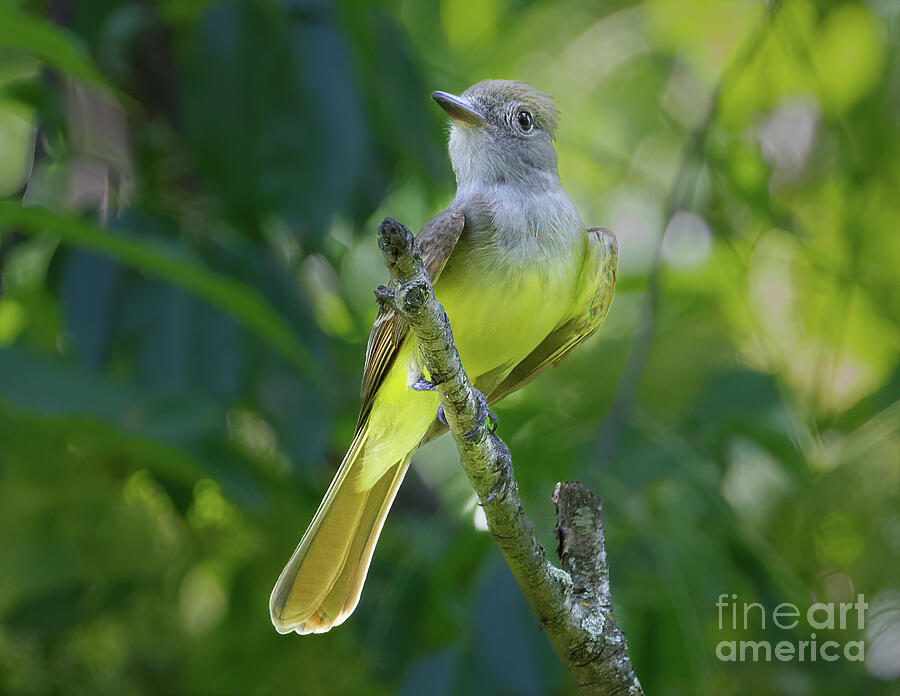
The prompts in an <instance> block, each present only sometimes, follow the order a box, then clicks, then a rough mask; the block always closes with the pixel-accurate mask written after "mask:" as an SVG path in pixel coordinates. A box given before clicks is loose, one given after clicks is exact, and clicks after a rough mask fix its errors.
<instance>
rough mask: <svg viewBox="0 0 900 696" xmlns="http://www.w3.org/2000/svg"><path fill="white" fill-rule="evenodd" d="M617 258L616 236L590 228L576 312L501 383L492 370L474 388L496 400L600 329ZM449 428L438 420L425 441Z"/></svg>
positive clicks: (475, 382)
mask: <svg viewBox="0 0 900 696" xmlns="http://www.w3.org/2000/svg"><path fill="white" fill-rule="evenodd" d="M617 261H618V245H617V244H616V237H615V235H614V234H613V233H612V232H610V231H609V230H607V229H604V228H602V227H590V228H588V230H587V244H586V245H585V254H584V260H583V262H582V264H581V272H580V276H579V279H578V285H577V288H578V291H577V292H578V295H577V297H576V298H575V301H574V302H573V303H572V307H573V310H574V311H575V312H577V313H576V314H572V315H570V316H568V317H566V318H565V319H563V320H562V321H561V322H560V323H559V324H558V325H557V327H556V328H555V329H554V330H553V331H551V332H550V334H548V336H547V338H545V339H544V340H543V341H541V343H540V344H539V345H538V347H537V348H535V349H534V350H533V351H531V352H530V353H529V354H528V355H527V356H526V357H525V358H524V359H523V360H522V361H521V362H519V364H517V365H516V366H515V367H514V368H513V369H512V370H511V371H510V372H509V373H508V374H507V375H506V377H504V378H503V379H502V380H501V381H499V383H498V378H497V376H495V375H493V374H491V373H488V374H487V375H479V376H476V377H475V378H474V379H473V382H474V385H475V388H476V389H480V390H481V391H482V392H483V393H484V394H485V396H486V397H487V400H488V403H491V404H495V403H497V402H498V401H500V400H501V399H503V398H504V397H505V396H507V395H509V394H511V393H512V392H514V391H517V390H519V389H521V388H522V387H524V386H525V385H526V384H528V383H529V382H530V381H531V380H533V379H534V378H535V377H537V376H538V375H539V374H541V373H542V372H543V371H544V370H546V369H547V368H548V367H552V366H554V365H557V364H559V362H560V361H561V360H562V359H563V358H564V357H566V355H567V354H568V353H569V351H570V350H572V349H573V348H574V347H575V346H577V345H578V344H579V343H581V342H582V341H584V340H585V339H586V338H588V337H589V336H590V335H591V334H593V333H594V331H596V330H597V327H599V326H600V324H601V323H602V322H603V319H604V318H605V317H606V313H607V311H608V310H609V305H610V303H611V302H612V295H613V288H614V287H615V284H616V262H617ZM446 431H447V426H446V425H444V424H442V423H441V422H440V421H438V420H437V419H435V421H434V423H433V424H432V425H431V428H429V430H428V433H427V434H426V435H425V437H424V438H423V439H422V443H423V444H424V443H426V442H430V441H431V440H433V439H434V438H436V437H439V436H440V435H442V434H443V433H445V432H446Z"/></svg>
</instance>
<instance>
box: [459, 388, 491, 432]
mask: <svg viewBox="0 0 900 696" xmlns="http://www.w3.org/2000/svg"><path fill="white" fill-rule="evenodd" d="M472 392H474V394H475V400H476V401H478V422H477V423H476V424H475V427H474V428H472V432H470V433H466V434H465V435H463V436H462V438H463V440H471V439H472V438H474V437H475V436H476V435H478V430H479V428H481V425H482V423H484V422H485V421H486V420H489V421H490V422H491V427H490V432H491V433H494V432H495V431H496V430H497V422H498V420H497V414H496V413H494V412H493V411H492V410H491V408H490V406H488V402H487V397H485V395H484V394H482V393H481V392H480V391H478V390H477V389H476V388H475V387H472Z"/></svg>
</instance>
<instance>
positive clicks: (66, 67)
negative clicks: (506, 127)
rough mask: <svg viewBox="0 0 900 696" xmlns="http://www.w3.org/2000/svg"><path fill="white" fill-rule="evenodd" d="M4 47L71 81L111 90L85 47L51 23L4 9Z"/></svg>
mask: <svg viewBox="0 0 900 696" xmlns="http://www.w3.org/2000/svg"><path fill="white" fill-rule="evenodd" d="M0 46H4V47H7V48H18V49H21V50H23V51H26V52H28V53H30V54H31V55H34V56H36V57H38V58H40V59H41V60H43V61H45V62H46V63H49V64H50V65H52V66H54V67H55V68H58V69H59V70H61V71H62V72H64V73H66V74H67V75H69V76H71V77H77V78H79V79H81V80H86V81H88V82H94V83H97V84H100V85H104V86H107V87H108V86H109V85H108V83H107V81H106V79H105V78H104V77H103V76H102V75H101V74H100V72H99V71H98V70H97V68H96V67H95V66H94V63H93V61H92V60H91V58H90V56H89V55H88V53H87V51H86V50H85V49H84V47H83V46H82V45H81V44H80V43H78V41H77V40H76V39H75V38H74V37H73V36H71V35H70V34H69V33H68V32H66V31H65V30H63V29H61V28H60V27H56V26H54V25H53V24H51V23H50V22H48V21H47V20H44V19H37V18H35V17H26V16H24V15H21V14H19V13H18V12H15V11H14V10H11V9H10V8H9V7H6V6H3V5H0Z"/></svg>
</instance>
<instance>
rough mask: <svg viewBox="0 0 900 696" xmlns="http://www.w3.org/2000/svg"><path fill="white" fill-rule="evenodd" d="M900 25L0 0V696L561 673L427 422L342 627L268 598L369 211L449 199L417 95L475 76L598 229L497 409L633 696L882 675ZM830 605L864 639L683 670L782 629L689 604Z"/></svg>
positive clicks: (892, 428) (722, 11)
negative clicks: (570, 510) (507, 103)
mask: <svg viewBox="0 0 900 696" xmlns="http://www.w3.org/2000/svg"><path fill="white" fill-rule="evenodd" d="M47 6H52V8H53V9H52V11H51V13H50V14H48V13H47V12H45V10H46V8H47ZM62 6H64V7H65V8H66V10H65V11H63V10H60V7H62ZM51 17H52V19H51ZM898 19H900V16H898V14H897V11H896V10H895V9H894V7H893V5H892V3H890V2H871V3H861V2H860V3H857V2H846V3H832V2H824V1H823V2H813V1H812V0H784V1H783V2H781V3H779V4H778V5H777V7H775V8H773V9H772V10H771V11H768V10H767V9H766V8H765V7H763V6H762V5H761V4H760V3H757V2H743V1H741V0H736V1H734V2H718V1H712V0H690V1H689V2H684V1H681V0H678V1H675V0H646V1H645V2H635V3H632V2H606V3H588V2H583V0H562V1H557V0H531V1H529V2H525V1H521V0H515V1H513V0H509V1H506V2H504V1H503V0H492V1H491V2H487V3H485V2H478V3H476V2H471V1H470V0H427V1H425V2H419V1H418V0H416V1H413V0H390V1H388V2H382V3H370V2H365V1H364V0H345V1H344V2H340V3H337V4H336V5H332V4H330V3H325V2H288V1H286V0H264V1H263V2H249V1H247V0H230V1H225V2H214V1H208V2H182V1H181V0H166V1H165V2H159V3H155V4H147V3H129V2H124V1H121V0H105V1H104V2H82V1H80V0H78V1H76V2H72V3H61V4H60V3H38V2H28V3H10V2H6V3H0V155H2V156H0V196H2V197H3V198H5V199H6V200H4V201H2V202H0V527H2V529H3V530H4V534H3V535H2V537H0V568H2V569H3V574H2V579H0V693H4V694H7V693H8V694H16V695H19V694H22V695H24V694H46V693H86V694H106V693H109V694H136V695H144V694H155V693H178V694H182V693H184V694H188V693H190V694H201V693H203V694H230V693H233V694H247V693H260V694H262V693H265V694H268V693H285V692H287V693H303V694H306V693H309V694H328V693H374V694H378V693H385V694H387V693H401V694H420V693H435V694H458V693H459V694H462V693H465V694H473V693H485V694H547V693H570V692H571V691H572V686H571V684H569V682H568V681H567V680H566V677H565V675H564V674H563V673H562V671H561V668H560V667H559V665H558V664H557V662H556V660H555V658H554V656H553V654H552V651H551V650H550V648H549V645H548V644H547V642H546V640H545V639H544V637H543V636H542V635H541V633H540V631H539V630H538V628H537V627H536V625H535V623H534V621H533V618H532V617H531V616H530V614H529V612H528V610H527V607H526V606H525V605H524V602H523V601H522V599H521V596H520V595H519V593H518V590H517V589H516V587H515V585H514V583H513V581H512V579H511V577H510V575H509V573H508V571H507V570H506V568H505V566H504V565H503V563H502V561H501V559H500V558H499V554H498V552H497V550H496V548H495V547H494V545H493V542H492V540H491V539H490V537H489V535H487V534H485V533H484V532H483V531H479V529H478V521H479V517H478V512H477V509H476V507H475V505H474V500H473V497H472V493H471V489H470V488H469V487H468V484H467V482H466V481H465V479H464V477H463V475H462V473H461V471H460V469H459V467H458V465H457V462H456V453H455V448H454V447H453V444H452V442H449V441H448V440H446V439H445V440H440V441H438V442H436V443H433V444H431V445H429V446H428V447H426V448H424V449H423V450H422V451H421V452H420V453H419V454H418V455H417V457H416V460H415V466H414V469H413V473H412V474H411V475H410V477H409V479H408V480H407V481H406V482H405V483H404V486H403V488H402V490H401V492H400V495H399V497H398V500H397V502H396V504H395V507H394V510H393V512H392V514H391V517H390V519H389V522H388V523H387V526H386V529H385V532H384V534H383V536H382V540H381V542H380V544H379V548H378V552H377V554H376V557H375V561H374V564H373V567H372V571H371V573H370V576H369V579H368V583H367V586H366V589H365V592H364V594H363V599H362V602H361V604H360V606H359V608H358V610H357V611H356V613H355V614H354V615H353V617H352V618H351V620H349V621H348V622H347V623H345V624H344V625H343V626H341V627H340V628H338V629H337V630H335V631H332V632H331V633H329V634H327V635H324V636H318V637H308V638H299V637H296V636H288V637H281V636H278V635H276V634H275V632H274V631H273V629H272V628H271V625H270V623H269V619H268V612H267V599H268V593H269V591H270V589H271V587H272V584H273V583H274V581H275V579H276V577H277V575H278V573H279V572H280V570H281V567H282V565H283V563H284V562H285V560H286V559H287V558H288V556H289V554H290V551H291V550H292V548H293V545H294V544H295V543H296V542H297V540H298V539H299V536H300V533H301V532H302V530H303V529H304V528H305V526H306V524H307V523H308V521H309V519H310V518H311V516H312V514H313V512H314V510H315V507H316V505H317V504H318V502H319V499H320V497H321V494H322V493H323V491H324V490H325V488H326V486H327V484H328V481H329V480H330V477H331V474H332V472H333V470H334V467H335V465H336V463H337V462H338V461H339V460H340V458H341V456H342V455H343V452H344V448H345V447H346V446H347V444H348V442H349V440H350V437H351V436H352V431H353V427H354V423H355V419H356V408H357V406H358V384H359V378H360V373H361V369H362V356H363V353H364V348H365V340H366V337H367V333H368V328H369V326H370V325H371V320H372V318H373V316H374V312H375V304H374V301H373V299H372V296H371V290H372V289H373V288H374V287H375V285H377V284H378V283H379V282H383V280H384V278H385V277H386V274H385V272H384V269H383V268H382V266H381V258H380V254H379V253H378V250H377V248H376V245H375V241H374V229H375V225H376V224H377V222H378V221H379V220H380V218H381V217H383V216H384V215H388V214H389V215H391V216H394V217H397V218H400V219H402V220H404V221H405V222H406V223H407V224H409V225H410V226H411V227H415V226H420V225H422V224H423V223H424V222H425V221H426V220H427V219H428V217H430V215H432V214H433V213H434V212H436V211H437V210H439V209H440V208H441V207H442V206H443V205H446V203H447V202H448V201H449V200H450V198H451V196H452V192H453V177H452V173H451V171H450V168H449V163H448V162H447V159H446V156H445V155H444V154H443V148H444V136H445V126H444V120H443V117H442V114H441V113H440V110H439V109H437V108H435V107H433V105H430V104H429V100H428V98H427V96H428V93H429V92H430V91H431V90H434V89H444V90H448V91H459V90H462V89H464V88H465V87H466V86H468V85H469V84H471V83H472V82H475V81H476V80H479V79H482V78H486V77H504V78H516V79H523V80H526V81H528V82H531V83H532V84H534V85H535V86H537V87H539V88H541V89H544V90H546V91H547V92H549V93H551V94H552V95H553V96H554V98H555V100H556V103H557V105H558V106H559V107H560V109H561V113H562V117H561V123H560V128H559V132H558V141H557V149H558V151H559V155H560V171H561V175H562V178H563V182H564V184H565V185H566V187H567V190H568V191H569V193H570V195H571V196H572V197H573V199H574V200H575V202H576V204H577V205H578V208H579V210H580V211H581V212H582V215H583V217H584V219H585V221H586V222H587V223H589V224H595V225H598V224H599V225H604V226H607V227H610V228H612V229H613V230H614V231H615V232H616V233H617V235H618V239H619V248H620V266H619V280H618V289H617V294H616V298H615V300H614V302H613V306H612V309H611V311H610V314H609V317H608V319H607V321H606V324H605V325H604V326H603V327H602V328H601V330H600V332H599V333H598V335H597V336H596V337H595V338H593V339H592V340H591V341H590V342H589V343H587V344H586V345H584V346H583V347H581V348H580V349H579V350H578V351H576V353H575V354H574V355H572V356H571V357H570V358H569V359H568V360H567V361H566V362H564V363H563V364H562V365H561V366H560V367H558V368H557V369H555V370H552V371H550V372H549V373H547V374H546V375H544V376H543V377H542V378H541V379H540V380H538V381H536V382H535V383H534V384H532V385H530V386H529V387H528V388H526V389H525V390H524V391H523V392H521V393H519V394H515V395H513V396H511V397H510V398H509V399H507V401H506V402H504V404H503V405H502V406H501V407H500V408H499V409H498V412H499V415H500V432H501V435H502V436H503V437H504V439H505V440H506V442H507V443H508V444H509V445H510V448H511V450H512V453H513V461H514V464H515V468H516V474H517V478H518V480H519V481H520V485H521V490H522V493H523V496H524V499H525V503H526V509H527V512H528V514H529V516H530V517H531V519H532V521H533V522H534V524H535V527H536V529H537V533H538V534H539V536H540V537H541V540H542V541H543V542H544V544H545V547H546V548H548V549H549V550H552V549H554V548H555V542H554V539H553V510H552V506H551V503H550V501H549V495H550V492H551V490H552V487H553V484H554V483H555V482H556V481H558V480H561V479H567V478H581V479H582V480H585V481H586V482H589V483H590V485H591V486H593V487H594V488H595V489H596V490H597V491H598V492H599V493H601V494H602V495H603V496H604V497H605V498H606V499H607V502H608V522H609V529H608V542H609V555H610V561H611V566H612V581H613V593H614V597H615V600H616V602H617V606H616V607H615V609H616V612H617V615H618V617H619V618H620V621H621V623H622V624H623V625H624V627H625V629H626V632H627V635H628V637H629V642H630V648H631V654H632V657H633V660H634V663H635V667H636V670H637V672H638V674H639V676H640V677H641V680H642V682H643V684H644V686H645V688H646V691H647V693H660V694H662V693H665V694H713V693H714V694H722V695H728V694H735V695H736V694H760V693H767V694H796V695H797V696H803V695H805V694H816V696H831V695H833V696H844V695H845V694H848V693H866V694H873V695H880V694H885V695H888V694H895V693H896V689H897V682H896V677H893V678H894V679H895V681H893V682H892V681H890V680H891V678H892V675H896V664H898V663H900V652H898V647H897V645H898V641H897V640H896V636H897V632H898V631H900V618H898V605H897V599H896V598H897V596H898V595H897V590H898V589H900V588H898V586H897V578H898V577H900V573H898V571H900V512H898V511H900V405H898V404H900V401H898V400H900V369H898V354H900V351H898V348H900V281H898V277H900V276H898V274H897V268H898V267H900V237H898V235H897V231H898V230H900V199H898V197H897V196H896V191H897V189H898V188H900V168H898V164H897V163H898V162H900V139H898V138H897V133H898V132H900V102H898V94H900V93H898V90H897V76H898V74H900V39H898V35H897V31H896V28H897V22H898ZM23 203H24V205H23ZM498 311H502V308H498ZM857 593H863V594H865V596H866V598H867V601H869V602H870V603H872V609H870V616H869V627H868V630H867V631H864V632H861V631H859V630H856V629H852V628H851V629H848V630H844V631H840V630H833V631H831V630H825V631H819V632H818V633H819V635H818V639H819V640H820V641H824V640H828V639H834V640H836V641H839V642H841V643H845V642H847V641H851V640H857V639H860V638H863V637H864V638H865V639H866V641H867V654H866V662H865V663H859V662H849V661H846V660H840V661H838V662H834V663H832V662H822V661H818V662H814V663H813V662H797V661H793V662H780V661H777V660H775V661H772V662H743V663H741V662H738V663H725V662H721V661H720V660H718V659H717V658H716V645H717V644H718V643H719V641H722V640H771V641H776V642H777V641H779V640H790V641H792V642H794V643H796V642H797V641H799V640H808V639H809V630H804V628H805V627H804V625H803V624H801V627H799V628H797V629H795V630H791V631H781V630H779V629H777V628H774V627H772V626H771V625H767V626H766V627H765V628H762V627H761V626H759V625H758V624H755V625H753V626H751V627H750V628H749V629H748V630H746V631H742V630H734V629H732V628H730V627H729V626H725V627H724V628H719V626H718V625H717V621H718V614H717V609H716V606H715V603H716V601H717V600H718V598H719V596H720V595H722V594H726V595H732V594H735V595H737V596H738V598H739V599H738V601H739V602H760V603H762V604H764V605H765V606H766V607H767V609H768V610H769V611H770V612H771V610H772V609H774V608H775V606H777V605H778V604H779V603H781V602H791V603H794V604H797V605H799V606H800V607H801V608H805V607H807V606H809V604H811V603H812V602H814V601H838V602H840V601H849V600H855V596H856V594H857Z"/></svg>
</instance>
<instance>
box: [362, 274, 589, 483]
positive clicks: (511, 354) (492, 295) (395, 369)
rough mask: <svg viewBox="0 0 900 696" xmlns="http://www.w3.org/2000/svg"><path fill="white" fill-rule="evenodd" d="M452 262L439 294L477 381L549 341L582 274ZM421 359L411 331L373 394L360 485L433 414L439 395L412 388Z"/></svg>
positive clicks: (406, 446) (415, 437) (407, 448)
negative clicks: (478, 269) (485, 268)
mask: <svg viewBox="0 0 900 696" xmlns="http://www.w3.org/2000/svg"><path fill="white" fill-rule="evenodd" d="M448 266H449V267H448V268H447V269H445V271H444V273H443V274H441V276H440V278H439V280H438V282H437V284H436V285H435V294H436V295H437V297H438V300H439V301H440V302H441V304H442V305H443V307H444V309H445V311H446V312H447V316H448V318H449V319H450V324H451V326H452V328H453V338H454V341H455V343H456V346H457V349H458V350H459V355H460V358H461V360H462V363H463V366H464V367H465V369H466V373H467V374H468V375H469V378H470V379H472V380H473V381H474V380H475V379H477V378H478V377H479V376H480V375H484V374H486V373H488V372H491V371H493V370H495V369H497V368H498V367H501V366H502V367H503V370H504V371H508V370H511V369H512V368H513V367H514V366H515V365H516V363H518V362H519V361H520V360H522V359H523V358H524V357H525V356H526V355H528V353H530V352H531V351H532V350H533V349H534V348H536V347H537V345H538V344H539V343H540V342H541V341H542V340H544V338H545V337H546V336H547V334H549V333H550V331H551V330H552V329H553V328H554V327H555V326H556V325H557V324H558V323H559V321H560V319H561V318H562V317H563V315H564V313H565V312H566V310H567V309H568V306H569V302H570V301H571V298H572V294H573V283H574V278H575V277H576V275H577V274H576V273H575V272H574V270H573V269H572V268H569V267H558V268H557V267H555V268H553V269H549V270H546V269H542V270H538V269H534V268H531V269H528V270H525V271H524V272H521V273H516V274H510V273H502V272H497V273H490V272H487V273H483V274H474V273H472V272H471V271H470V270H468V269H466V268H465V267H464V266H463V267H461V266H458V265H452V264H448ZM476 275H477V276H478V277H475V276H476ZM416 358H417V356H416V351H415V339H414V337H413V336H412V335H410V336H409V337H408V338H407V340H406V341H405V342H404V345H403V346H402V347H401V349H400V352H399V354H398V355H397V358H396V360H395V362H394V364H393V365H392V367H391V369H390V371H389V372H388V374H387V375H386V376H385V379H384V381H383V382H382V384H381V387H380V388H379V390H378V393H377V395H376V396H375V400H374V403H373V405H372V410H371V412H370V415H369V419H368V423H367V424H366V426H365V428H366V457H365V472H364V473H363V475H362V477H361V480H360V485H362V486H366V485H369V484H370V483H371V482H374V481H375V480H377V479H378V478H379V477H380V476H381V475H382V474H383V473H384V471H387V469H388V468H390V466H392V465H393V463H394V462H396V461H398V460H400V459H401V458H403V457H404V456H405V455H406V454H407V453H409V452H411V451H412V450H413V449H414V448H415V447H416V446H417V445H418V443H419V441H420V440H421V438H422V437H423V436H424V434H425V432H426V431H427V430H428V428H429V427H430V425H431V423H432V421H433V420H434V417H435V413H436V412H437V408H438V396H437V394H436V393H434V392H417V391H414V390H413V389H411V388H410V387H409V383H410V375H411V374H415V373H416V372H417V371H419V370H420V369H421V368H420V367H419V366H418V365H417V362H416ZM504 373H505V372H504Z"/></svg>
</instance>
